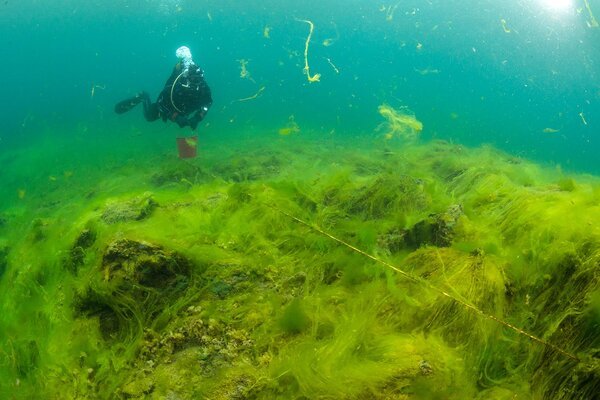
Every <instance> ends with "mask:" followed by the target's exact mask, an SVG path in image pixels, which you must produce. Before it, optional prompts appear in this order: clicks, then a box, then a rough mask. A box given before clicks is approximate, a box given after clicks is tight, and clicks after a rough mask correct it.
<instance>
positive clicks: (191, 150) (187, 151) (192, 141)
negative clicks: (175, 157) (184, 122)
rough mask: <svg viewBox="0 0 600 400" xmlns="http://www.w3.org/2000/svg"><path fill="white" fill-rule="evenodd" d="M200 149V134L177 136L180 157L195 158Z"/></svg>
mask: <svg viewBox="0 0 600 400" xmlns="http://www.w3.org/2000/svg"><path fill="white" fill-rule="evenodd" d="M197 150H198V136H190V137H179V138H177V151H179V158H194V157H196V153H197Z"/></svg>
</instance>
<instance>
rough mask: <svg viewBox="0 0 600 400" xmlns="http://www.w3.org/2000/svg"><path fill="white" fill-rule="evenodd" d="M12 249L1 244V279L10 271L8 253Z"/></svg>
mask: <svg viewBox="0 0 600 400" xmlns="http://www.w3.org/2000/svg"><path fill="white" fill-rule="evenodd" d="M9 252H10V248H9V247H8V246H6V245H4V244H0V279H2V276H3V275H4V273H5V272H6V270H7V269H8V253H9Z"/></svg>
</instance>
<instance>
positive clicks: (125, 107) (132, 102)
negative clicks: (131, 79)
mask: <svg viewBox="0 0 600 400" xmlns="http://www.w3.org/2000/svg"><path fill="white" fill-rule="evenodd" d="M142 100H144V96H142V95H139V94H138V95H136V96H134V97H131V98H129V99H125V100H123V101H120V102H118V103H117V104H116V105H115V112H116V113H117V114H123V113H126V112H127V111H129V110H131V109H132V108H133V107H135V106H137V105H138V104H140V103H141V102H142Z"/></svg>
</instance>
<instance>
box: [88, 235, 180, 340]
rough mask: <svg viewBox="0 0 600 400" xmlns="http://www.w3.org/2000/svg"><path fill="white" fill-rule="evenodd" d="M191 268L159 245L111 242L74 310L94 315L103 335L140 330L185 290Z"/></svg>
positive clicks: (177, 256) (110, 336) (109, 335)
mask: <svg viewBox="0 0 600 400" xmlns="http://www.w3.org/2000/svg"><path fill="white" fill-rule="evenodd" d="M191 266H192V263H191V262H190V261H189V260H187V259H186V258H185V257H183V256H182V255H180V254H179V253H177V252H173V251H170V250H167V249H164V248H162V247H161V246H157V245H153V244H150V243H147V242H142V241H136V240H131V239H118V240H115V241H114V242H112V243H110V244H109V245H108V247H107V248H106V251H105V252H104V255H103V256H102V263H101V264H100V265H99V268H98V269H99V270H98V274H97V278H96V279H95V281H94V282H92V283H90V286H89V287H88V289H87V290H86V293H85V294H84V295H83V296H81V298H80V299H79V301H78V302H77V303H76V310H77V311H78V312H79V313H80V314H83V315H86V316H97V317H98V318H99V320H100V329H101V331H102V334H103V336H104V337H105V338H112V337H115V336H117V335H121V334H131V333H133V332H139V330H140V329H141V328H143V327H144V326H147V325H149V324H150V323H151V322H153V321H154V320H155V318H156V317H158V316H159V315H160V314H161V313H162V312H163V311H164V309H165V308H167V307H168V305H169V304H173V303H174V302H175V301H176V299H177V298H179V297H180V296H181V295H182V294H183V293H184V292H185V290H186V289H187V287H188V284H189V279H190V275H191V269H192V268H191Z"/></svg>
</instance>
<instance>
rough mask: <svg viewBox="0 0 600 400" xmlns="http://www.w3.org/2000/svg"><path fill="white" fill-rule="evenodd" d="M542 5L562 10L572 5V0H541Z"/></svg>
mask: <svg viewBox="0 0 600 400" xmlns="http://www.w3.org/2000/svg"><path fill="white" fill-rule="evenodd" d="M541 2H542V4H543V5H544V7H546V8H548V9H550V10H556V11H563V10H567V9H569V8H571V7H573V0H541Z"/></svg>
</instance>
